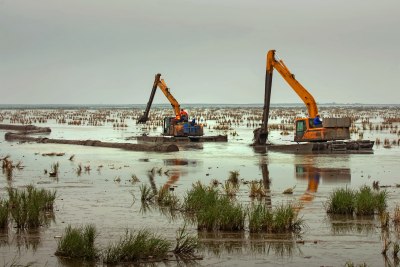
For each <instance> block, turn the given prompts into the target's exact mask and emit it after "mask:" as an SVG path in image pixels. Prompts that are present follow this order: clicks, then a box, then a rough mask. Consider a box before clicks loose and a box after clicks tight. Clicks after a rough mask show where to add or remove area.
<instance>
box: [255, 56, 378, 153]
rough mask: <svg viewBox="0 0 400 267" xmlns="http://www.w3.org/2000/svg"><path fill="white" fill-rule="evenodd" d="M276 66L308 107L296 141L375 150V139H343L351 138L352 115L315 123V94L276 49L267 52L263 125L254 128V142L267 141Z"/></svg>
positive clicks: (330, 147)
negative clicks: (289, 67) (299, 79)
mask: <svg viewBox="0 0 400 267" xmlns="http://www.w3.org/2000/svg"><path fill="white" fill-rule="evenodd" d="M274 69H275V70H277V71H278V73H279V74H280V75H281V76H282V77H283V78H284V79H285V81H286V82H287V83H288V84H289V85H290V87H291V88H292V89H293V90H294V91H295V92H296V94H297V95H298V96H299V97H300V98H301V100H302V101H303V102H304V104H305V105H306V107H307V111H308V117H307V118H298V119H296V120H295V128H296V132H295V136H294V142H312V143H313V149H312V150H313V151H324V150H338V151H353V150H372V147H373V145H374V142H373V141H369V140H360V141H346V142H344V141H343V140H348V139H350V124H351V121H350V118H325V119H324V120H323V122H322V123H321V124H317V125H315V124H314V119H315V117H316V116H317V115H318V107H317V104H316V102H315V100H314V97H313V96H312V95H311V94H310V93H309V92H308V91H307V90H306V89H305V88H304V87H303V86H302V85H301V84H300V83H299V82H298V81H297V80H296V78H295V76H294V75H293V74H292V73H291V72H290V70H289V69H288V67H287V66H286V65H285V63H284V62H283V61H282V60H277V59H276V58H275V50H270V51H268V54H267V67H266V75H265V95H264V108H263V117H262V124H261V127H260V128H257V129H255V130H254V143H253V144H254V145H266V143H267V140H268V117H269V108H270V102H271V87H272V74H273V71H274ZM318 116H319V115H318Z"/></svg>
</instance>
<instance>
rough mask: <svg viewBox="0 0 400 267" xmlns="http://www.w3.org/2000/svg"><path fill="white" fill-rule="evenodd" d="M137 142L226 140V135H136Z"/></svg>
mask: <svg viewBox="0 0 400 267" xmlns="http://www.w3.org/2000/svg"><path fill="white" fill-rule="evenodd" d="M136 140H137V141H139V142H151V143H189V142H228V136H227V135H214V136H148V135H142V136H137V137H136Z"/></svg>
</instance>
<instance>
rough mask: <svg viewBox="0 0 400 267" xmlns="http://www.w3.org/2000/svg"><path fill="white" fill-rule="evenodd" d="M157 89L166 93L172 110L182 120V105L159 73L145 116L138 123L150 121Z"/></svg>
mask: <svg viewBox="0 0 400 267" xmlns="http://www.w3.org/2000/svg"><path fill="white" fill-rule="evenodd" d="M157 87H158V88H160V90H161V91H162V92H163V93H164V95H165V96H166V97H167V99H168V101H169V102H170V103H171V106H172V108H173V109H174V112H175V116H176V117H177V118H180V115H179V114H180V105H179V103H178V101H177V100H176V99H175V97H174V96H173V95H172V94H171V93H170V91H169V88H168V86H167V84H166V83H165V81H164V79H161V74H160V73H158V74H157V75H156V77H155V79H154V83H153V88H152V90H151V93H150V99H149V102H147V106H146V110H145V111H144V114H143V115H142V116H141V117H140V118H139V120H138V123H145V122H146V121H148V119H149V112H150V108H151V105H152V103H153V99H154V95H155V94H156V90H157Z"/></svg>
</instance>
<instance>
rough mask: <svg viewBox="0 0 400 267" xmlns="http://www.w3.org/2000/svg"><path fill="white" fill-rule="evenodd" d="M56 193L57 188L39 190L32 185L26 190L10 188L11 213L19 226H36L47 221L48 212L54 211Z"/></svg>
mask: <svg viewBox="0 0 400 267" xmlns="http://www.w3.org/2000/svg"><path fill="white" fill-rule="evenodd" d="M56 195H57V191H56V190H54V191H50V190H46V189H40V190H39V189H36V188H34V187H33V186H32V185H29V186H27V188H26V189H25V190H17V189H13V188H8V196H9V204H10V213H11V216H12V218H13V219H14V221H15V222H16V224H17V228H22V229H24V228H36V227H39V226H41V225H43V224H45V223H47V221H48V220H47V217H46V212H48V211H53V207H54V201H55V199H56Z"/></svg>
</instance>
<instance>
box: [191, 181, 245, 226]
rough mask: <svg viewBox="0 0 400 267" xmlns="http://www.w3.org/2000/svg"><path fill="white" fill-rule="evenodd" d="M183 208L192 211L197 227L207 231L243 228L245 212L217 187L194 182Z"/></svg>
mask: <svg viewBox="0 0 400 267" xmlns="http://www.w3.org/2000/svg"><path fill="white" fill-rule="evenodd" d="M183 209H184V210H185V211H186V212H187V213H194V216H195V218H196V222H197V228H198V229H204V230H208V231H213V230H222V231H240V230H243V228H244V221H245V217H246V212H245V210H244V208H243V207H242V206H241V205H240V204H237V203H235V202H234V201H232V200H231V199H230V197H228V196H226V195H220V194H219V191H218V189H217V188H214V187H207V186H204V185H203V184H201V183H199V182H198V183H196V184H194V185H193V188H192V189H191V190H190V191H189V192H188V193H187V195H186V196H185V199H184V204H183Z"/></svg>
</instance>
